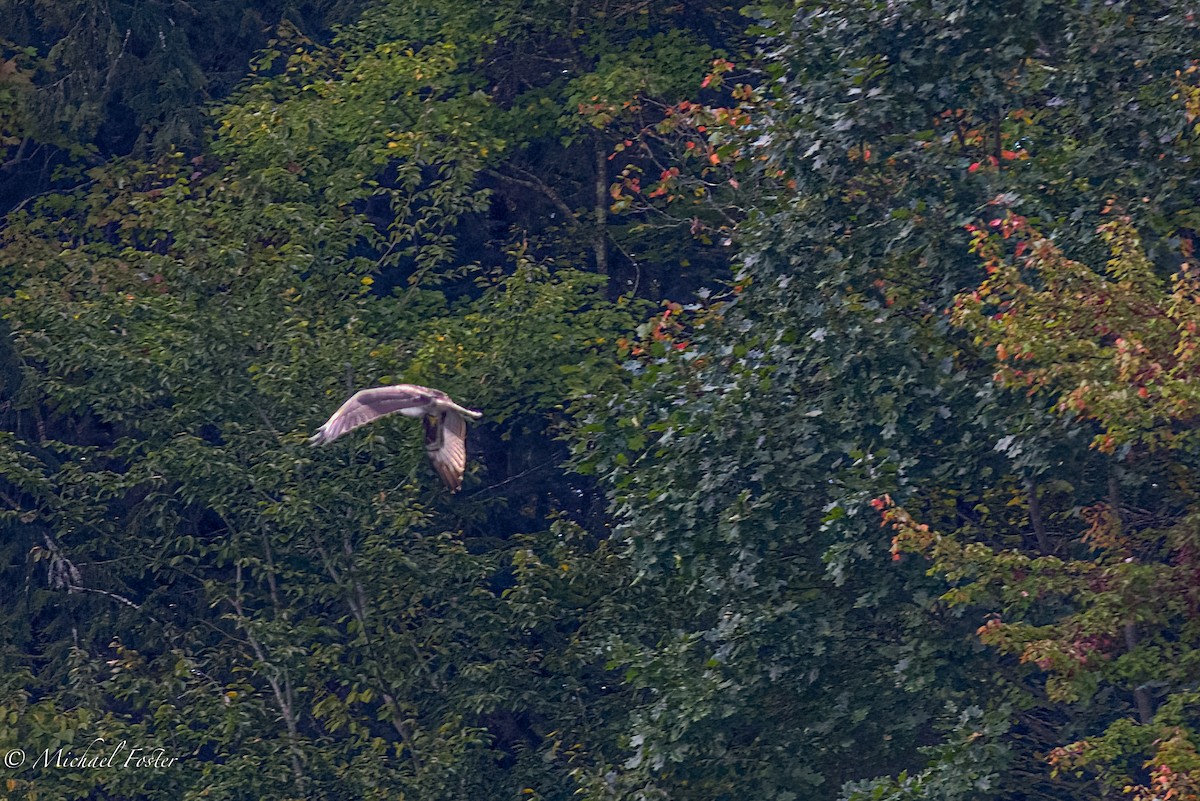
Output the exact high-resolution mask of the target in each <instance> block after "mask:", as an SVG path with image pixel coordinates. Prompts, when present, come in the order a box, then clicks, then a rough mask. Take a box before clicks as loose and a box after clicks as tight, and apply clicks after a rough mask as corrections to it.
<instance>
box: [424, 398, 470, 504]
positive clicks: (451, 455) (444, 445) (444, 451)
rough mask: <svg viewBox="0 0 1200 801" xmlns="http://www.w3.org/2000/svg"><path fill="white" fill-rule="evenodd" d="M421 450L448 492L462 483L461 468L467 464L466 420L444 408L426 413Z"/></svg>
mask: <svg viewBox="0 0 1200 801" xmlns="http://www.w3.org/2000/svg"><path fill="white" fill-rule="evenodd" d="M424 420H425V451H426V452H427V453H428V454H429V461H431V462H433V469H434V470H436V471H437V474H438V475H439V476H441V478H442V483H443V484H445V485H446V487H447V488H449V490H450V491H451V492H458V490H459V488H460V487H461V486H462V477H463V470H465V469H466V467H467V421H466V420H464V419H463V416H462V415H461V414H459V413H458V412H456V411H453V410H446V411H443V412H440V413H438V414H437V416H433V415H426V416H425V418H424Z"/></svg>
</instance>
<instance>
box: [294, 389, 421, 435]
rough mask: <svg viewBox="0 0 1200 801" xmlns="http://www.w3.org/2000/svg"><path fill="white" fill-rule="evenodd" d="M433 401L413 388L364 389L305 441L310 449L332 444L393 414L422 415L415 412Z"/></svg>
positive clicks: (419, 390)
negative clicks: (357, 429)
mask: <svg viewBox="0 0 1200 801" xmlns="http://www.w3.org/2000/svg"><path fill="white" fill-rule="evenodd" d="M435 397H436V396H435V395H434V394H433V392H432V391H430V390H427V389H425V388H424V387H418V386H416V385H414V384H397V385H396V386H392V387H376V388H374V389H364V390H362V391H361V392H356V393H355V394H354V395H353V396H352V397H351V398H350V400H348V401H346V402H345V403H343V404H342V406H341V408H340V409H338V410H337V411H336V412H334V413H333V416H332V417H330V418H329V419H328V420H326V421H325V425H323V426H321V427H320V428H318V429H317V433H315V434H313V435H312V436H311V437H309V438H308V442H309V444H310V445H324V444H326V443H329V442H333V441H334V440H335V439H337V438H338V437H340V436H342V435H343V434H346V433H348V432H350V431H353V430H354V429H356V428H358V427H360V426H365V425H366V424H367V423H370V422H372V421H373V420H376V419H378V418H380V417H383V416H385V415H389V414H394V413H395V412H404V411H405V410H406V409H407V410H411V411H409V412H408V413H409V414H410V415H414V416H415V415H419V414H420V413H421V412H420V411H418V410H420V409H422V408H423V407H425V406H427V405H428V404H429V403H430V402H432V401H433V400H434V399H435Z"/></svg>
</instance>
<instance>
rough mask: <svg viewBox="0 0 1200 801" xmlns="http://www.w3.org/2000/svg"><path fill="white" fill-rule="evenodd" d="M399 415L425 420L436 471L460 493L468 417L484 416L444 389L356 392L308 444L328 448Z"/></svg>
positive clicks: (410, 386)
mask: <svg viewBox="0 0 1200 801" xmlns="http://www.w3.org/2000/svg"><path fill="white" fill-rule="evenodd" d="M397 412H398V413H400V414H402V415H404V416H405V417H420V418H422V420H423V422H424V424H425V452H426V453H428V454H429V460H430V461H431V462H433V469H434V470H436V471H437V474H438V475H439V476H440V477H441V479H442V483H444V484H445V485H446V486H447V487H448V488H449V489H450V491H451V492H458V489H459V487H461V486H462V476H463V470H465V469H466V466H467V421H466V418H468V417H470V418H473V419H476V420H477V419H479V418H480V417H483V413H482V412H476V411H473V410H471V409H467V408H464V407H462V406H459V405H458V404H457V403H455V402H454V401H452V400H450V396H449V395H447V394H446V393H445V392H442V391H441V390H440V389H431V388H429V387H421V386H417V385H416V384H396V385H394V386H390V387H375V388H374V389H364V390H362V391H361V392H356V393H355V394H354V395H353V396H351V398H350V400H348V401H346V402H345V403H343V404H342V405H341V408H339V409H338V410H337V411H336V412H334V413H333V416H332V417H330V418H329V419H328V420H326V421H325V424H324V425H323V426H321V427H320V428H318V429H317V433H315V434H313V435H312V436H311V437H309V440H308V442H309V444H310V445H325V444H327V443H330V442H333V441H334V440H335V439H337V438H338V437H340V436H342V435H344V434H347V433H349V432H351V431H353V430H354V429H356V428H359V427H360V426H365V425H366V424H367V423H370V422H372V421H374V420H377V419H378V418H380V417H384V416H386V415H389V414H395V413H397Z"/></svg>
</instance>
